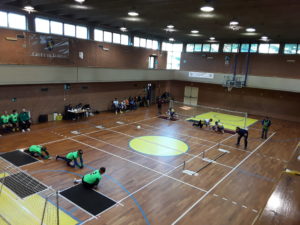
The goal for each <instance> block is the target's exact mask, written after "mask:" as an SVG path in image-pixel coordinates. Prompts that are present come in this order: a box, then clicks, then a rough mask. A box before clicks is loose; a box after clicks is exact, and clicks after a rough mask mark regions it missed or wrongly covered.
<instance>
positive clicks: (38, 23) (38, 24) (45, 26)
mask: <svg viewBox="0 0 300 225" xmlns="http://www.w3.org/2000/svg"><path fill="white" fill-rule="evenodd" d="M34 22H35V31H36V32H40V33H45V34H49V33H50V22H49V20H46V19H41V18H35V20H34Z"/></svg>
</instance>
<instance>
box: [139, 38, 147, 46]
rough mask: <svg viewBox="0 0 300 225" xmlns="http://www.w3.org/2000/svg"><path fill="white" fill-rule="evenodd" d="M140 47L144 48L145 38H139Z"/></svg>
mask: <svg viewBox="0 0 300 225" xmlns="http://www.w3.org/2000/svg"><path fill="white" fill-rule="evenodd" d="M140 47H142V48H146V39H145V38H140Z"/></svg>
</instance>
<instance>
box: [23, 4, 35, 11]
mask: <svg viewBox="0 0 300 225" xmlns="http://www.w3.org/2000/svg"><path fill="white" fill-rule="evenodd" d="M24 10H25V11H27V12H28V13H31V12H33V11H34V7H33V6H31V5H26V6H24Z"/></svg>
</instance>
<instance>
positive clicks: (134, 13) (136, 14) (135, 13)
mask: <svg viewBox="0 0 300 225" xmlns="http://www.w3.org/2000/svg"><path fill="white" fill-rule="evenodd" d="M128 15H129V16H139V13H138V12H136V11H133V10H131V11H129V12H128Z"/></svg>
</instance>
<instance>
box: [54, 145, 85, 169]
mask: <svg viewBox="0 0 300 225" xmlns="http://www.w3.org/2000/svg"><path fill="white" fill-rule="evenodd" d="M82 154H83V151H82V150H81V149H79V150H77V151H75V152H69V153H68V154H67V155H66V156H65V157H64V156H59V155H57V156H56V158H55V159H56V160H57V159H62V160H65V161H66V162H67V165H68V166H70V167H73V168H75V166H77V167H79V168H80V169H82V168H83V159H82ZM78 158H79V160H80V164H78V162H77V159H78ZM72 161H74V163H73V165H72Z"/></svg>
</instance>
